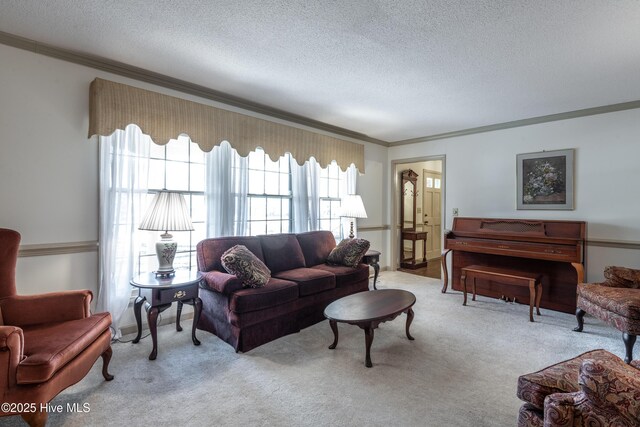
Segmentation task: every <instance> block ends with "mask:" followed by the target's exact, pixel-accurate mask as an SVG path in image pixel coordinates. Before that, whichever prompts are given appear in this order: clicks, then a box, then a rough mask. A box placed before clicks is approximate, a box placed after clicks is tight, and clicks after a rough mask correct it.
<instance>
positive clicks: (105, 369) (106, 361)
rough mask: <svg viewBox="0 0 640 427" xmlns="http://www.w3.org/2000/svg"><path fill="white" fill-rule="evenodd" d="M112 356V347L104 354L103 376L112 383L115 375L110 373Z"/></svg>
mask: <svg viewBox="0 0 640 427" xmlns="http://www.w3.org/2000/svg"><path fill="white" fill-rule="evenodd" d="M112 354H113V350H112V349H111V346H109V348H108V349H106V350H105V351H104V353H102V376H103V377H104V379H105V380H107V381H111V380H112V379H113V375H111V374H110V373H109V362H110V361H111V355H112Z"/></svg>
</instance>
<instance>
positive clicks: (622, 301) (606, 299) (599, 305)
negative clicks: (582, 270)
mask: <svg viewBox="0 0 640 427" xmlns="http://www.w3.org/2000/svg"><path fill="white" fill-rule="evenodd" d="M604 277H605V281H604V282H602V283H578V288H577V293H578V301H577V307H578V309H577V310H576V319H577V320H578V326H577V327H576V328H575V329H574V331H576V332H582V328H583V326H584V315H585V313H589V314H591V315H592V316H594V317H596V318H598V319H600V320H602V321H603V322H607V323H609V324H610V325H612V326H614V327H615V328H617V329H618V330H620V331H621V332H622V340H623V341H624V345H625V352H626V354H625V358H624V361H625V362H627V363H629V362H630V361H631V359H633V345H634V344H635V342H636V337H637V335H638V334H640V270H634V269H631V268H625V267H606V268H605V269H604Z"/></svg>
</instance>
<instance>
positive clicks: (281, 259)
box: [259, 234, 304, 274]
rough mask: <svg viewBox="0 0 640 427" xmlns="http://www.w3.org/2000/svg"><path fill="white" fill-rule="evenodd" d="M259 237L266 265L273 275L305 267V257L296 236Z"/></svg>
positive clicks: (273, 235)
mask: <svg viewBox="0 0 640 427" xmlns="http://www.w3.org/2000/svg"><path fill="white" fill-rule="evenodd" d="M259 237H260V242H261V243H262V253H263V254H264V263H265V264H266V265H267V267H269V270H271V274H275V273H277V272H279V271H284V270H293V269H294V268H301V267H304V255H303V254H302V248H301V247H300V244H299V243H298V239H296V235H295V234H268V235H263V236H259Z"/></svg>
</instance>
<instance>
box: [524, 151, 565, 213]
mask: <svg viewBox="0 0 640 427" xmlns="http://www.w3.org/2000/svg"><path fill="white" fill-rule="evenodd" d="M574 151H575V150H574V149H572V148H571V149H566V150H553V151H541V152H539V153H525V154H518V155H516V165H517V166H516V170H517V196H516V197H517V200H516V202H517V208H518V209H519V210H522V209H550V210H555V209H558V210H562V209H564V210H572V209H573V203H574V192H573V178H574V177H573V170H574V163H573V160H574Z"/></svg>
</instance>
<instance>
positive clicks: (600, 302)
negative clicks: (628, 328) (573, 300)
mask: <svg viewBox="0 0 640 427" xmlns="http://www.w3.org/2000/svg"><path fill="white" fill-rule="evenodd" d="M576 291H577V294H578V297H580V298H584V299H586V300H588V301H591V302H592V303H593V304H595V305H597V306H600V307H602V308H603V309H605V310H608V311H611V312H613V313H616V314H618V315H620V316H622V317H627V318H629V319H635V320H639V321H640V289H631V288H613V287H609V286H602V285H600V284H596V283H579V284H578V288H577V289H576ZM603 320H604V319H603Z"/></svg>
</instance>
